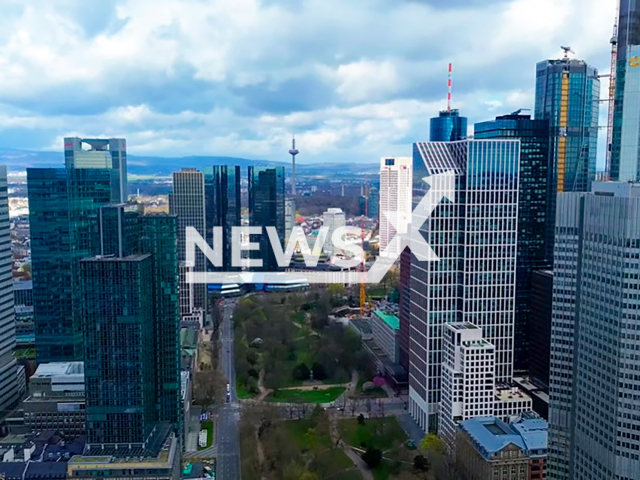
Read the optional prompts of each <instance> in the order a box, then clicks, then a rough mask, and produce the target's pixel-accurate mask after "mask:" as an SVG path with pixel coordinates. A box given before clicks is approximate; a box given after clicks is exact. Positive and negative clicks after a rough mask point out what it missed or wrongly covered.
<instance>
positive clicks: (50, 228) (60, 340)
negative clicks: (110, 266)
mask: <svg viewBox="0 0 640 480" xmlns="http://www.w3.org/2000/svg"><path fill="white" fill-rule="evenodd" d="M27 186H28V192H29V193H28V195H29V223H30V230H31V259H32V272H33V310H34V328H35V336H36V359H37V361H38V363H42V362H64V361H82V360H83V355H84V350H83V339H82V322H81V317H80V315H79V312H78V310H79V307H80V303H81V302H80V275H79V262H80V260H81V259H83V258H85V257H88V256H91V255H96V254H98V253H99V252H100V240H99V235H98V211H99V208H100V207H101V206H103V205H106V204H108V203H109V201H110V199H111V172H110V170H106V169H93V168H92V169H75V168H71V169H51V168H45V169H40V168H35V169H34V168H29V169H27Z"/></svg>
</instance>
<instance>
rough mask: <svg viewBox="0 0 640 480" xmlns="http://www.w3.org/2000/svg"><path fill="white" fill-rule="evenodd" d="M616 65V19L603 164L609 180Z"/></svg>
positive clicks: (612, 43) (612, 44)
mask: <svg viewBox="0 0 640 480" xmlns="http://www.w3.org/2000/svg"><path fill="white" fill-rule="evenodd" d="M617 63H618V18H617V16H616V21H615V22H614V24H613V36H612V37H611V74H610V76H609V114H608V115H609V117H608V120H607V160H606V164H605V175H606V176H607V179H610V178H611V155H612V151H611V145H612V143H613V116H614V113H615V106H616V80H617V72H616V67H617Z"/></svg>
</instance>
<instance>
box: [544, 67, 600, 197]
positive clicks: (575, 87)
mask: <svg viewBox="0 0 640 480" xmlns="http://www.w3.org/2000/svg"><path fill="white" fill-rule="evenodd" d="M599 109H600V80H599V79H598V71H597V70H596V69H595V68H594V67H592V66H590V65H588V64H587V63H586V62H584V61H582V60H575V59H569V58H562V59H560V60H545V61H543V62H540V63H538V65H537V66H536V105H535V118H536V119H538V120H548V121H549V128H550V133H549V134H550V144H551V152H552V155H553V157H552V158H553V169H554V171H553V175H552V177H551V178H552V181H553V188H554V189H555V190H556V191H557V192H586V191H588V190H589V188H590V185H591V182H592V181H593V180H594V179H595V174H596V153H597V147H598V113H599Z"/></svg>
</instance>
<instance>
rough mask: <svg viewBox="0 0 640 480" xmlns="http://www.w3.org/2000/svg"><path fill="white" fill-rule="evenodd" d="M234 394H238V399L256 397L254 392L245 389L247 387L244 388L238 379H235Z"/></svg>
mask: <svg viewBox="0 0 640 480" xmlns="http://www.w3.org/2000/svg"><path fill="white" fill-rule="evenodd" d="M225 395H226V394H225ZM236 395H238V398H239V399H240V400H246V399H248V398H254V397H257V395H256V394H255V393H251V392H249V391H247V389H246V388H244V385H243V383H242V382H241V381H240V380H236Z"/></svg>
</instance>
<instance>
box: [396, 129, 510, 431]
mask: <svg viewBox="0 0 640 480" xmlns="http://www.w3.org/2000/svg"><path fill="white" fill-rule="evenodd" d="M519 163H520V143H519V141H517V140H469V141H460V142H442V143H440V142H435V143H417V144H414V163H413V172H414V174H413V178H414V186H413V198H414V199H416V201H418V200H420V199H422V198H423V196H424V195H425V194H426V192H427V189H428V188H429V187H428V186H427V184H426V183H425V182H424V181H423V180H422V179H423V178H424V177H428V176H431V175H437V174H440V173H447V172H453V174H454V181H455V203H452V202H449V201H447V200H442V201H440V203H439V204H438V206H437V208H436V209H435V210H434V212H433V213H432V214H431V215H430V216H429V218H426V219H421V221H422V220H424V224H423V225H422V227H420V231H421V233H422V235H423V236H424V238H425V239H426V240H427V242H428V244H429V245H430V246H431V248H432V249H433V250H434V252H435V254H436V255H438V256H439V261H433V262H421V261H417V259H416V258H415V257H413V258H412V260H413V263H412V265H411V317H410V322H409V324H410V333H409V361H410V365H411V368H410V370H409V411H410V413H411V415H412V416H413V418H414V419H416V421H417V422H418V424H419V425H420V427H421V428H422V429H423V430H424V431H429V430H433V429H436V428H437V425H438V419H437V415H438V411H439V408H440V400H441V398H440V388H441V364H442V362H443V353H442V348H443V345H442V337H443V334H444V325H445V324H447V323H456V322H470V323H472V324H474V325H475V326H477V327H479V328H481V329H482V331H483V338H484V339H485V340H486V341H488V342H489V343H491V344H493V346H494V347H495V379H496V383H499V382H509V381H510V380H511V377H512V368H513V325H514V310H515V285H516V279H515V274H516V263H515V262H516V253H517V251H516V246H517V219H518V177H519ZM431 188H432V189H433V192H435V194H436V195H439V194H440V193H443V194H444V192H441V191H440V189H441V188H442V187H441V186H440V185H438V184H435V185H433V186H432V187H431Z"/></svg>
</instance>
